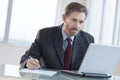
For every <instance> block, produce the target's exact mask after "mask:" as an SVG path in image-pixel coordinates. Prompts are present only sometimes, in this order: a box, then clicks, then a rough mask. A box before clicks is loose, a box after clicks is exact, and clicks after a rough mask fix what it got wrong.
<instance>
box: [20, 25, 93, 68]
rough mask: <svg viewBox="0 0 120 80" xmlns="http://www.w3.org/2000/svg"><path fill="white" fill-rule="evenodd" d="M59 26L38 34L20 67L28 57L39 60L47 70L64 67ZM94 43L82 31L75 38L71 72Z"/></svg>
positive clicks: (22, 59)
mask: <svg viewBox="0 0 120 80" xmlns="http://www.w3.org/2000/svg"><path fill="white" fill-rule="evenodd" d="M61 26H62V25H60V26H55V27H51V28H45V29H42V30H40V31H39V32H38V34H37V36H36V39H35V41H34V43H32V45H31V47H30V49H29V50H27V51H26V53H25V54H24V55H23V56H22V58H21V62H20V64H21V67H25V64H26V60H27V59H28V58H29V56H32V57H33V58H36V59H38V60H40V59H41V58H42V59H43V61H44V65H43V62H41V61H40V64H41V65H43V67H45V68H49V69H63V67H64V51H63V45H62V41H63V37H62V32H61ZM93 42H94V38H93V37H92V36H91V35H90V34H88V33H86V32H83V31H82V30H81V31H80V32H79V33H78V34H77V35H76V36H75V38H74V42H73V56H72V62H71V70H78V69H79V67H80V65H81V62H82V59H83V57H84V55H85V52H86V50H87V48H88V46H89V44H90V43H93Z"/></svg>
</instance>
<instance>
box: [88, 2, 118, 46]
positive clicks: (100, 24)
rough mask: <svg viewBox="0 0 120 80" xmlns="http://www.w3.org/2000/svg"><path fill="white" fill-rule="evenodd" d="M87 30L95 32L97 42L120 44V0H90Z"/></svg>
mask: <svg viewBox="0 0 120 80" xmlns="http://www.w3.org/2000/svg"><path fill="white" fill-rule="evenodd" d="M89 2H90V3H89V15H88V20H87V29H86V30H87V31H88V32H90V33H91V34H93V36H94V37H95V42H96V43H99V44H106V45H119V44H120V43H118V42H120V41H119V36H120V35H119V34H120V16H119V14H120V12H119V9H118V8H119V7H120V6H119V5H120V1H119V0H90V1H89Z"/></svg>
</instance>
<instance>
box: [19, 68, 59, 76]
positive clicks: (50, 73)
mask: <svg viewBox="0 0 120 80" xmlns="http://www.w3.org/2000/svg"><path fill="white" fill-rule="evenodd" d="M19 72H22V73H32V74H38V75H43V76H53V75H55V74H56V73H57V71H51V70H29V69H22V70H20V71H19Z"/></svg>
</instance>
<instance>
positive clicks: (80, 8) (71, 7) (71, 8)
mask: <svg viewBox="0 0 120 80" xmlns="http://www.w3.org/2000/svg"><path fill="white" fill-rule="evenodd" d="M75 11H77V12H84V13H85V15H86V16H87V8H86V6H84V5H82V4H80V3H78V2H71V3H70V4H68V5H67V6H66V8H65V16H69V15H70V14H71V13H72V12H75Z"/></svg>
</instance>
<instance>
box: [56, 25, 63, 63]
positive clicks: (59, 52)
mask: <svg viewBox="0 0 120 80" xmlns="http://www.w3.org/2000/svg"><path fill="white" fill-rule="evenodd" d="M54 36H55V39H54V44H55V48H56V51H57V55H58V57H59V59H60V61H61V63H62V65H64V50H63V47H62V40H63V37H62V33H61V28H60V27H58V30H57V29H56V30H55V34H54Z"/></svg>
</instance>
